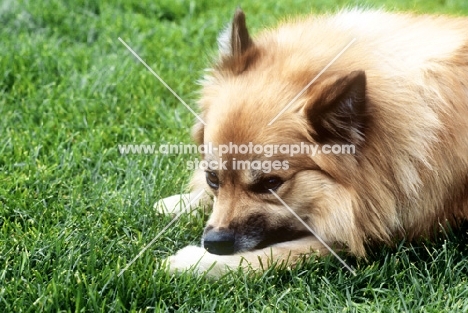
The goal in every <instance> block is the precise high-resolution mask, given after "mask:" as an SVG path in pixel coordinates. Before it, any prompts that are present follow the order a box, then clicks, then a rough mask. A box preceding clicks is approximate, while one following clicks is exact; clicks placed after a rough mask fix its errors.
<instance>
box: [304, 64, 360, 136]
mask: <svg viewBox="0 0 468 313" xmlns="http://www.w3.org/2000/svg"><path fill="white" fill-rule="evenodd" d="M320 88H322V90H321V94H320V95H319V97H318V98H315V99H314V100H313V101H311V102H310V103H308V104H307V105H306V106H305V108H304V113H305V114H306V117H307V119H308V121H309V123H310V125H311V127H312V131H311V135H312V137H313V138H314V140H316V141H317V142H318V143H320V144H324V143H333V142H344V143H350V144H354V145H359V144H361V143H363V141H364V131H365V128H366V127H367V123H368V122H369V121H368V118H369V114H368V107H367V101H366V74H365V72H364V71H354V72H351V73H349V74H347V75H345V76H340V77H338V78H337V77H336V76H335V77H334V78H329V79H328V80H326V81H325V82H324V83H323V84H322V86H321V87H320Z"/></svg>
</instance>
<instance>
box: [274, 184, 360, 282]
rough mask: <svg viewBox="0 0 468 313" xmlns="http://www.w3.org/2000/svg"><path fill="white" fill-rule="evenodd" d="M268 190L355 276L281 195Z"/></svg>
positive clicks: (350, 268) (351, 269) (349, 267)
mask: <svg viewBox="0 0 468 313" xmlns="http://www.w3.org/2000/svg"><path fill="white" fill-rule="evenodd" d="M268 190H269V191H270V192H271V193H272V194H273V195H274V196H275V197H276V199H278V201H279V202H281V204H282V205H284V207H285V208H286V209H288V210H289V212H291V213H292V215H294V216H295V217H296V218H297V219H298V220H299V221H300V222H301V223H302V224H303V225H304V227H305V228H307V230H308V231H310V232H311V234H312V235H314V236H315V238H317V240H318V241H320V243H321V244H322V245H323V246H324V247H325V248H327V249H328V251H330V253H331V254H332V255H333V256H334V257H335V258H337V259H338V261H340V262H341V264H343V266H344V267H345V268H346V269H347V270H349V271H350V272H351V274H353V275H354V276H356V272H355V271H354V269H353V268H352V267H351V266H349V265H348V264H346V262H345V261H344V260H343V259H342V258H340V256H339V255H338V254H337V253H336V252H335V251H334V250H333V249H332V248H331V247H330V246H329V245H328V244H327V243H326V242H325V241H324V240H323V239H322V238H320V236H319V235H318V234H317V233H316V232H315V231H314V230H313V229H312V228H311V227H310V226H309V225H307V223H306V222H304V220H303V219H302V218H300V217H299V215H297V214H296V212H294V211H293V209H291V208H290V207H289V205H287V204H286V202H284V200H283V199H281V197H280V196H278V194H277V193H276V192H274V191H273V190H271V189H268Z"/></svg>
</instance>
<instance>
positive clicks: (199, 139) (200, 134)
mask: <svg viewBox="0 0 468 313" xmlns="http://www.w3.org/2000/svg"><path fill="white" fill-rule="evenodd" d="M204 136H205V125H203V124H202V123H201V122H200V121H197V122H196V123H195V125H193V127H192V139H193V140H194V141H195V143H196V144H197V145H201V144H203V142H204Z"/></svg>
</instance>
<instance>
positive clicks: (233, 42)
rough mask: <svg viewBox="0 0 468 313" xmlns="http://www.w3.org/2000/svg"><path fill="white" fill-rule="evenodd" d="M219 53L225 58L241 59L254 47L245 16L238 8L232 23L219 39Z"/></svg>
mask: <svg viewBox="0 0 468 313" xmlns="http://www.w3.org/2000/svg"><path fill="white" fill-rule="evenodd" d="M218 45H219V51H220V53H221V55H222V56H223V57H234V58H236V57H240V56H242V55H243V54H244V52H245V51H246V50H247V49H248V48H249V47H250V46H251V45H252V39H251V38H250V35H249V31H248V30H247V25H246V23H245V14H244V12H243V11H242V10H241V9H240V8H237V9H236V12H235V13H234V18H233V20H232V23H231V24H230V25H229V26H228V27H226V29H225V30H224V31H223V32H222V33H221V34H220V35H219V37H218Z"/></svg>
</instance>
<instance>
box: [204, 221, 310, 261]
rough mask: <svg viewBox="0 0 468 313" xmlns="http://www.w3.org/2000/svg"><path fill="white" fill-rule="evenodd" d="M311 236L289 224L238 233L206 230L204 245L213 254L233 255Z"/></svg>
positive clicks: (210, 228)
mask: <svg viewBox="0 0 468 313" xmlns="http://www.w3.org/2000/svg"><path fill="white" fill-rule="evenodd" d="M306 236H310V233H309V232H308V231H307V230H297V229H293V228H291V227H288V226H284V227H277V228H272V229H262V230H260V231H259V230H258V229H257V231H256V232H253V229H252V231H249V232H246V233H236V232H234V231H231V230H214V229H213V228H212V227H210V226H208V227H207V229H206V230H205V235H204V237H203V240H202V243H203V247H204V248H205V249H206V250H207V251H208V252H209V253H212V254H217V255H231V254H235V253H238V252H244V251H252V250H258V249H263V248H267V247H270V246H272V245H274V244H278V243H281V242H287V241H292V240H297V239H300V238H304V237H306Z"/></svg>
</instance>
